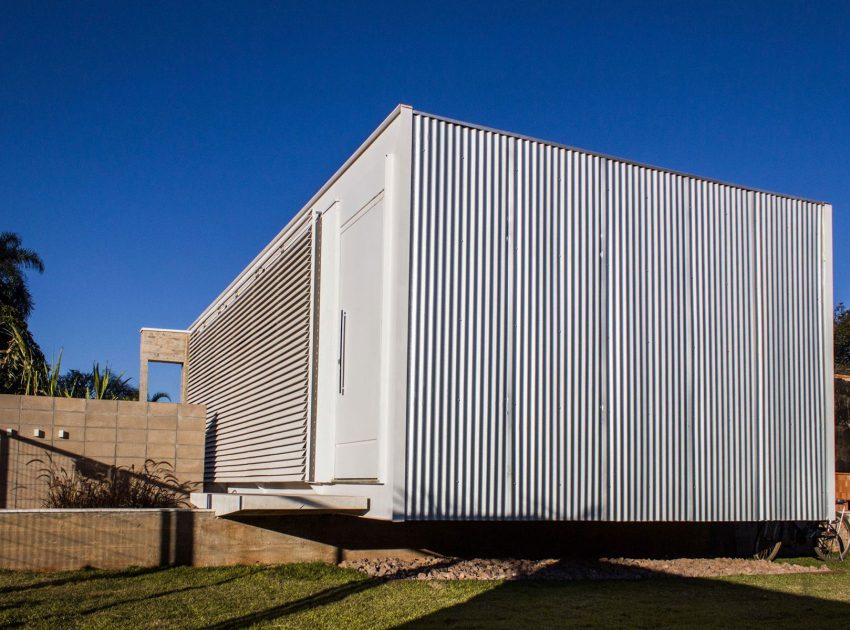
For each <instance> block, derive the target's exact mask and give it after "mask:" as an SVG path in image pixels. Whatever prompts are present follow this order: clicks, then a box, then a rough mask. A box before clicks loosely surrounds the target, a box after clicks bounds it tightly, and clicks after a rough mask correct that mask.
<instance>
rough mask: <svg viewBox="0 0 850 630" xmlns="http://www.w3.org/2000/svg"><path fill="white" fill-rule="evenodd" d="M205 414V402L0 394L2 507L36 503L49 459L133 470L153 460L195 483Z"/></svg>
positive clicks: (201, 458) (199, 478)
mask: <svg viewBox="0 0 850 630" xmlns="http://www.w3.org/2000/svg"><path fill="white" fill-rule="evenodd" d="M204 416H205V409H204V406H203V405H188V404H177V403H147V402H135V401H116V400H85V399H81V398H53V397H49V396H11V395H5V394H4V395H0V508H7V509H8V508H40V507H42V506H43V503H42V500H43V497H44V489H45V488H44V481H43V480H41V479H39V478H38V476H39V470H40V469H42V468H44V467H45V466H46V465H47V462H48V461H49V460H52V461H53V463H54V464H55V465H57V466H61V467H63V468H65V469H66V470H70V468H71V467H72V466H74V465H75V464H90V465H100V466H127V467H129V466H134V467H135V469H136V470H139V469H140V468H142V467H143V466H144V463H145V460H146V459H153V460H155V461H164V462H167V463H168V464H169V465H171V466H172V467H173V471H174V473H175V475H176V476H177V478H178V480H179V481H181V482H187V483H200V482H202V480H203V473H204V424H205V420H204ZM35 460H39V461H35Z"/></svg>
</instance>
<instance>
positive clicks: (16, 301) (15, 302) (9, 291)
mask: <svg viewBox="0 0 850 630" xmlns="http://www.w3.org/2000/svg"><path fill="white" fill-rule="evenodd" d="M25 269H35V270H36V271H38V272H39V273H43V272H44V262H43V261H42V260H41V256H39V255H38V254H36V253H35V252H34V251H33V250H31V249H27V248H25V247H22V246H21V237H20V236H18V235H17V234H15V233H13V232H0V306H3V307H6V308H10V309H12V310H13V311H14V312H16V313H17V315H18V317H19V319H20V320H22V321H25V320H26V319H27V318H28V317H29V315H30V313H31V312H32V306H33V304H32V295H31V294H30V291H29V288H28V287H27V279H26V276H25V275H24V270H25ZM4 310H5V309H4Z"/></svg>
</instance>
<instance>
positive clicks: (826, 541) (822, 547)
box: [815, 528, 847, 560]
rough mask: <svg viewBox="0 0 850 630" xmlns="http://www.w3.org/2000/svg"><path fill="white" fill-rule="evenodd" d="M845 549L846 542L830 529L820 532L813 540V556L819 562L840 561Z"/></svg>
mask: <svg viewBox="0 0 850 630" xmlns="http://www.w3.org/2000/svg"><path fill="white" fill-rule="evenodd" d="M846 549H847V546H846V542H845V541H844V540H843V538H842V537H841V536H836V535H835V531H834V530H833V529H832V528H830V530H829V531H824V532H821V534H820V535H819V536H818V537H817V539H816V540H815V555H816V556H817V557H818V558H820V559H821V560H840V559H841V558H843V557H844V552H845V550H846Z"/></svg>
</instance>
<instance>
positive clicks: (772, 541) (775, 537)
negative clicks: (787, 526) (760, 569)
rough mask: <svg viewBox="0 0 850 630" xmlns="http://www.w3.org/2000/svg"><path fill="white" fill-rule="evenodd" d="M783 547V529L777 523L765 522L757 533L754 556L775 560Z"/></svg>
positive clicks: (760, 558)
mask: <svg viewBox="0 0 850 630" xmlns="http://www.w3.org/2000/svg"><path fill="white" fill-rule="evenodd" d="M781 548H782V531H781V528H780V527H779V526H778V525H777V524H776V523H765V524H763V525H762V526H761V527H759V528H758V532H757V533H756V543H755V549H754V550H753V551H754V553H753V558H755V559H756V560H767V561H769V562H773V561H774V560H775V559H776V556H778V555H779V550H780V549H781Z"/></svg>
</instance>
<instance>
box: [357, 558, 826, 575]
mask: <svg viewBox="0 0 850 630" xmlns="http://www.w3.org/2000/svg"><path fill="white" fill-rule="evenodd" d="M340 566H343V567H347V568H351V569H357V570H358V571H360V572H362V573H365V574H366V575H369V576H371V577H377V578H383V579H393V580H398V579H413V580H641V579H646V578H658V577H673V576H675V577H719V576H725V575H777V574H786V573H822V572H828V571H829V569H828V568H827V567H825V566H818V567H808V566H800V565H796V564H777V563H774V562H768V561H766V560H744V559H741V558H705V559H702V558H700V559H697V558H678V559H674V560H641V559H629V558H603V559H600V560H597V561H579V560H576V561H572V560H521V559H516V560H488V559H473V560H463V559H460V558H421V559H417V560H396V559H384V560H346V561H343V562H342V563H341V564H340Z"/></svg>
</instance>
